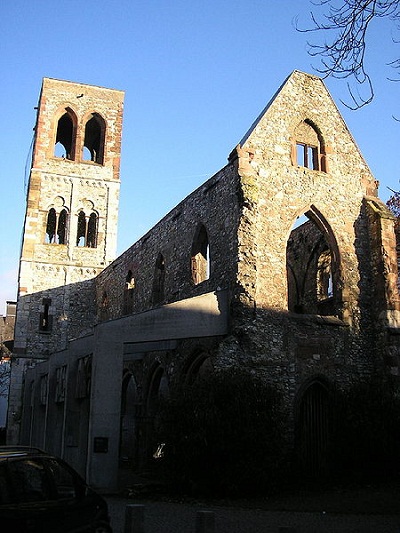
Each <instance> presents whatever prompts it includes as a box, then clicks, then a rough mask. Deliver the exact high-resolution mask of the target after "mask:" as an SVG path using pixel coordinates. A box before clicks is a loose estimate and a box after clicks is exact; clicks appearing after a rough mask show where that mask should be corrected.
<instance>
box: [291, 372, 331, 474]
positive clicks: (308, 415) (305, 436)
mask: <svg viewBox="0 0 400 533" xmlns="http://www.w3.org/2000/svg"><path fill="white" fill-rule="evenodd" d="M296 433H297V451H298V458H299V463H300V468H301V471H302V474H304V475H305V476H307V477H312V478H316V477H320V476H323V475H325V474H327V473H328V471H329V459H330V457H329V452H330V437H331V434H332V408H331V399H330V393H329V390H328V387H327V385H326V384H325V383H324V382H323V381H321V380H313V381H312V382H311V383H310V384H309V385H308V386H307V387H306V388H305V390H304V391H303V393H302V394H301V397H300V401H299V405H298V412H297V432H296Z"/></svg>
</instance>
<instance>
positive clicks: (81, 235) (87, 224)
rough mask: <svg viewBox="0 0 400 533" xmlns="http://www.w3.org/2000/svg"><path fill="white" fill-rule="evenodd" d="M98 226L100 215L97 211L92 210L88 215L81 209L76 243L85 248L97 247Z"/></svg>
mask: <svg viewBox="0 0 400 533" xmlns="http://www.w3.org/2000/svg"><path fill="white" fill-rule="evenodd" d="M97 227H98V216H97V214H96V213H94V212H92V213H90V214H89V215H87V214H86V213H85V211H83V210H82V211H79V213H78V230H77V234H76V245H77V246H80V247H84V248H96V247H97Z"/></svg>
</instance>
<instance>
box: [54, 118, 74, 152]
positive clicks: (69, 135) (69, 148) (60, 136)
mask: <svg viewBox="0 0 400 533" xmlns="http://www.w3.org/2000/svg"><path fill="white" fill-rule="evenodd" d="M73 139H74V124H73V120H72V117H71V115H70V114H69V113H68V112H67V113H64V114H63V115H62V116H61V117H60V119H59V121H58V124H57V133H56V139H55V146H54V155H55V157H62V158H64V159H73V158H74V154H73V149H74V144H73Z"/></svg>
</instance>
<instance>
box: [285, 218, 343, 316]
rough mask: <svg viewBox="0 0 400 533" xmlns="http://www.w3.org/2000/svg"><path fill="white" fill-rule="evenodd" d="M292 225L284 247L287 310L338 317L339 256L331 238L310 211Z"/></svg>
mask: <svg viewBox="0 0 400 533" xmlns="http://www.w3.org/2000/svg"><path fill="white" fill-rule="evenodd" d="M307 214H308V215H309V216H310V218H308V216H304V217H302V218H301V219H299V220H300V223H297V224H295V227H294V229H293V230H292V232H291V233H290V236H289V239H288V242H287V247H286V264H287V286H288V309H289V311H292V312H295V313H305V314H317V315H338V313H339V299H340V295H339V293H338V290H337V277H338V265H337V259H335V258H337V257H338V254H337V251H336V245H334V247H332V246H333V245H332V243H335V241H334V238H333V236H330V235H328V234H327V233H326V232H325V231H322V229H321V227H320V225H318V224H317V222H316V220H315V218H314V216H313V213H312V211H309V212H308V213H307Z"/></svg>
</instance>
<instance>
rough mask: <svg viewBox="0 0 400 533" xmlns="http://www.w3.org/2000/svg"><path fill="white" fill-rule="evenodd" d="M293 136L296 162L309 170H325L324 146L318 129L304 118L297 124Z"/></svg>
mask: <svg viewBox="0 0 400 533" xmlns="http://www.w3.org/2000/svg"><path fill="white" fill-rule="evenodd" d="M294 137H295V143H296V164H297V165H299V166H301V167H305V168H309V169H310V170H322V171H323V172H326V156H325V146H324V142H323V139H322V136H321V134H320V133H319V131H317V129H316V128H315V127H314V126H313V125H312V124H311V123H310V122H308V121H307V120H306V121H304V122H301V123H300V124H299V125H298V126H297V128H296V130H295V133H294Z"/></svg>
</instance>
